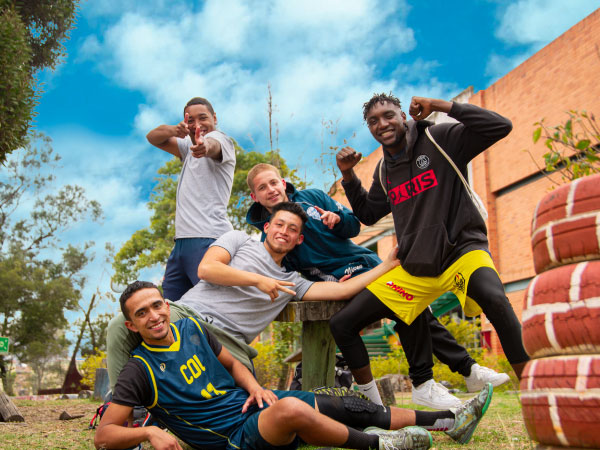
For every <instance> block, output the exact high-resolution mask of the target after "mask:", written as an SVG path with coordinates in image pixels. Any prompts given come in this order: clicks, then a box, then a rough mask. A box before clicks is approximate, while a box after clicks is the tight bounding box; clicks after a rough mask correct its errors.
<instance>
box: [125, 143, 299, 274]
mask: <svg viewBox="0 0 600 450" xmlns="http://www.w3.org/2000/svg"><path fill="white" fill-rule="evenodd" d="M234 144H235V155H236V167H235V173H234V177H233V185H232V189H231V197H230V199H229V204H228V207H227V211H228V215H229V218H230V220H231V223H232V224H233V227H234V228H235V229H237V230H245V231H248V232H250V233H253V232H255V231H256V229H254V228H252V227H250V226H249V225H248V224H246V212H247V211H248V208H249V207H250V205H251V204H252V203H253V201H252V199H251V197H250V192H249V190H248V186H247V185H246V177H247V175H248V171H249V170H250V169H251V168H252V167H253V166H254V165H256V164H259V163H269V164H273V165H274V166H276V167H279V169H280V171H281V174H282V176H283V177H285V178H286V179H288V180H290V181H291V182H292V183H294V184H295V186H296V187H297V188H300V189H303V188H304V187H305V186H306V184H305V183H304V182H303V181H302V180H300V179H299V178H298V177H297V175H296V171H295V170H291V169H290V168H289V167H288V166H287V164H286V163H285V160H284V159H283V158H282V157H281V156H280V154H279V152H278V151H269V152H266V153H259V152H247V151H245V150H244V149H243V148H242V147H240V146H239V145H238V144H237V143H235V142H234ZM180 171H181V161H180V160H179V159H177V158H174V159H171V160H169V161H167V162H166V164H165V165H164V166H162V167H161V168H160V169H158V178H157V183H156V186H155V187H154V189H153V191H152V195H151V197H150V201H149V202H148V208H149V209H150V210H151V211H152V217H151V218H150V225H149V226H148V227H146V228H142V229H141V230H138V231H136V232H135V233H133V235H132V236H131V238H129V240H128V241H127V242H125V244H123V246H122V247H121V249H120V250H119V251H118V252H117V254H116V256H115V259H114V261H113V269H114V270H115V274H114V275H113V281H115V282H117V283H121V284H127V283H128V282H130V281H133V280H135V279H137V277H138V275H139V272H140V270H142V269H145V268H149V267H153V266H155V265H157V264H166V262H167V259H168V258H169V254H170V252H171V250H172V248H173V239H174V237H175V202H176V199H175V197H176V193H177V177H178V175H179V172H180Z"/></svg>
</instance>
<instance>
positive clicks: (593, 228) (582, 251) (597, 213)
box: [531, 174, 600, 273]
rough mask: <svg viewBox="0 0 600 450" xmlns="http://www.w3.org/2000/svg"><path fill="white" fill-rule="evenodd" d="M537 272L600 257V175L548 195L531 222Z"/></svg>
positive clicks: (539, 205)
mask: <svg viewBox="0 0 600 450" xmlns="http://www.w3.org/2000/svg"><path fill="white" fill-rule="evenodd" d="M531 248H532V250H533V264H534V267H535V272H536V273H541V272H543V271H545V270H548V269H551V268H553V267H558V266H560V265H563V264H570V263H573V262H578V261H589V260H593V259H600V174H597V175H591V176H589V177H584V178H579V179H577V180H575V181H573V182H572V183H569V184H566V185H564V186H561V187H559V188H557V189H555V190H553V191H551V192H550V193H548V194H546V195H545V196H544V197H543V198H542V199H541V200H540V202H539V203H538V204H537V206H536V209H535V213H534V215H533V221H532V224H531Z"/></svg>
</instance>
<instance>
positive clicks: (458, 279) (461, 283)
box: [454, 272, 467, 294]
mask: <svg viewBox="0 0 600 450" xmlns="http://www.w3.org/2000/svg"><path fill="white" fill-rule="evenodd" d="M466 285H467V282H466V281H465V277H463V274H462V273H460V272H456V275H454V286H456V289H458V290H459V291H461V292H462V293H463V294H464V292H465V287H466Z"/></svg>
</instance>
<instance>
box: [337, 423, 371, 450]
mask: <svg viewBox="0 0 600 450" xmlns="http://www.w3.org/2000/svg"><path fill="white" fill-rule="evenodd" d="M347 428H348V440H347V441H346V442H344V443H343V444H342V445H341V447H344V448H356V449H359V450H362V449H364V450H369V449H373V450H378V449H379V436H377V435H376V434H367V433H363V432H362V431H358V430H355V429H354V428H350V427H347Z"/></svg>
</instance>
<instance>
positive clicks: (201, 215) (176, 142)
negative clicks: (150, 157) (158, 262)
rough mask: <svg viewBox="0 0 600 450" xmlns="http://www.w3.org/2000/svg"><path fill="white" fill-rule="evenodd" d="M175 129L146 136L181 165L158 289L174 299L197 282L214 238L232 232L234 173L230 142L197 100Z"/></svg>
mask: <svg viewBox="0 0 600 450" xmlns="http://www.w3.org/2000/svg"><path fill="white" fill-rule="evenodd" d="M183 113H184V119H183V121H181V122H180V123H179V124H177V125H160V126H159V127H157V128H155V129H154V130H152V131H150V132H149V133H148V135H147V136H146V138H147V139H148V142H150V143H151V144H152V145H154V146H155V147H158V148H160V149H161V150H164V151H166V152H168V153H171V154H172V155H174V156H176V157H178V158H179V159H181V161H182V162H183V168H182V169H181V174H180V176H179V184H178V186H177V207H176V209H175V247H174V248H173V251H172V252H171V255H170V256H169V260H168V261H167V267H166V270H165V278H164V280H163V284H162V288H163V292H164V296H165V298H167V299H169V300H172V301H177V300H179V299H180V298H181V296H182V295H183V294H184V293H185V292H187V291H188V290H189V289H191V288H192V286H194V285H195V284H196V283H197V282H198V274H197V271H198V264H199V263H200V261H201V260H202V257H203V256H204V253H205V252H206V250H207V249H208V247H209V246H210V244H212V243H213V242H214V241H215V239H216V238H218V237H219V236H221V235H222V234H224V233H226V232H227V231H230V230H232V229H233V227H232V226H231V223H230V222H229V219H228V218H227V203H228V202H229V197H230V195H231V185H232V183H233V172H234V169H235V149H234V147H233V142H232V141H231V139H230V138H229V137H227V136H226V135H225V134H224V133H222V132H221V131H219V130H217V129H216V125H217V116H216V114H215V112H214V110H213V107H212V105H211V104H210V102H209V101H208V100H206V99H204V98H201V97H195V98H193V99H191V100H190V101H189V102H188V103H187V104H186V106H185V108H184V110H183Z"/></svg>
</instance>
